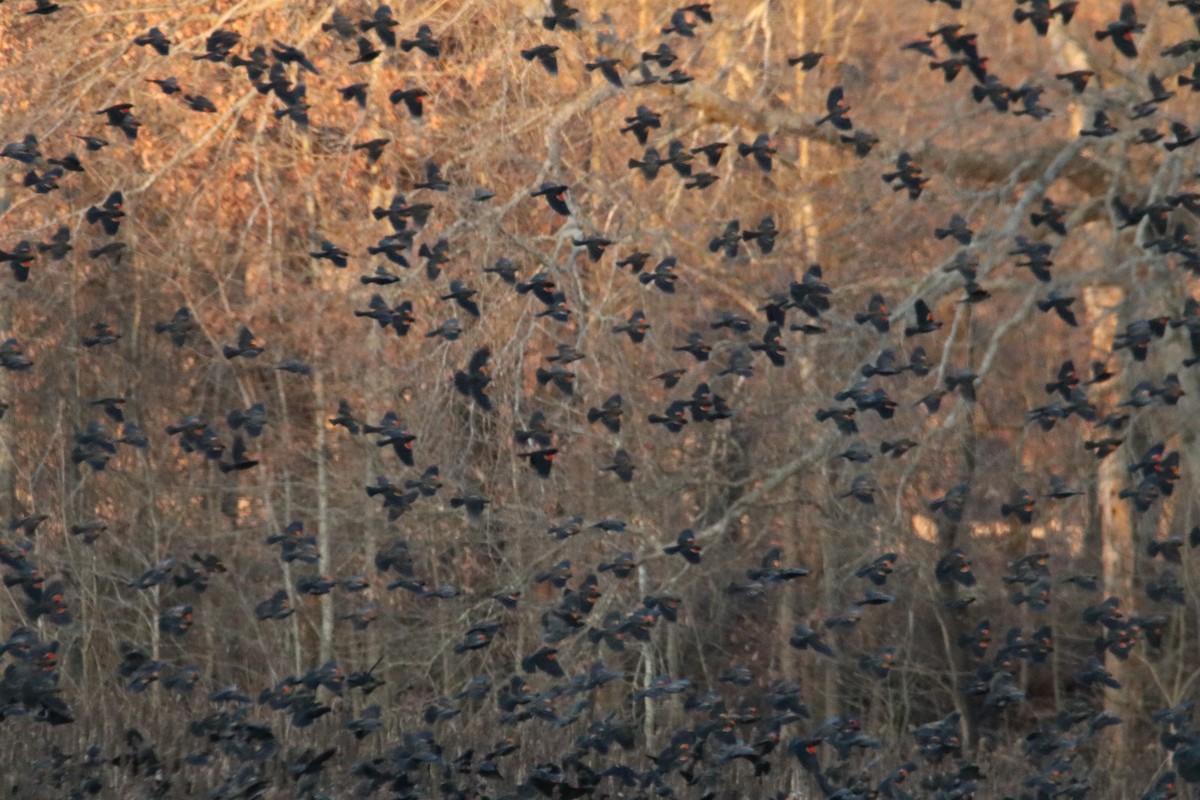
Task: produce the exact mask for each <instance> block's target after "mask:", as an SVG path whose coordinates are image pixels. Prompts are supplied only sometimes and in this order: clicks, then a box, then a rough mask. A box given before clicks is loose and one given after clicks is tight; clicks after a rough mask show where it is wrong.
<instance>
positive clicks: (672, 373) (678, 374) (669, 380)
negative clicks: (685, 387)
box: [650, 369, 687, 389]
mask: <svg viewBox="0 0 1200 800" xmlns="http://www.w3.org/2000/svg"><path fill="white" fill-rule="evenodd" d="M686 373H687V369H669V370H667V371H665V372H660V373H659V374H657V375H655V376H654V377H652V378H651V379H650V380H654V381H662V382H663V388H664V389H674V388H675V387H676V386H678V385H679V380H680V379H681V378H682V377H683V376H684V375H685V374H686Z"/></svg>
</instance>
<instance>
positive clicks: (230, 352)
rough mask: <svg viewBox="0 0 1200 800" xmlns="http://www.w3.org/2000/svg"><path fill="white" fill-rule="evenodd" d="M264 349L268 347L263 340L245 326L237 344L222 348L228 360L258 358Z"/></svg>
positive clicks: (241, 330) (239, 334)
mask: <svg viewBox="0 0 1200 800" xmlns="http://www.w3.org/2000/svg"><path fill="white" fill-rule="evenodd" d="M264 347H266V345H265V344H264V343H263V341H262V339H259V338H258V337H257V336H255V335H254V334H253V333H251V332H250V329H249V328H247V327H246V326H245V325H243V326H242V327H241V329H240V330H239V331H238V338H237V344H236V345H228V344H227V345H225V346H224V347H223V348H222V352H223V353H224V354H225V357H226V358H237V357H238V356H241V357H242V358H258V356H259V355H260V354H261V353H262V351H263V348H264Z"/></svg>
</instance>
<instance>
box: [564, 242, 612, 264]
mask: <svg viewBox="0 0 1200 800" xmlns="http://www.w3.org/2000/svg"><path fill="white" fill-rule="evenodd" d="M612 243H613V241H612V240H611V239H605V238H604V237H603V236H587V237H584V238H583V239H574V238H572V239H571V244H572V245H574V246H575V247H585V248H587V254H588V258H589V259H591V260H592V261H593V262H595V261H599V260H600V257H601V256H602V255H604V248H606V247H608V246H609V245H610V244H612Z"/></svg>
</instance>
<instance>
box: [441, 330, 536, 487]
mask: <svg viewBox="0 0 1200 800" xmlns="http://www.w3.org/2000/svg"><path fill="white" fill-rule="evenodd" d="M491 357H492V351H491V349H489V348H487V347H481V348H479V349H478V350H476V351H475V352H474V353H473V354H472V355H471V360H470V362H468V364H467V368H466V370H465V371H464V370H459V371H458V372H455V373H454V387H455V388H456V389H458V392H459V394H461V395H463V396H466V397H470V398H471V399H472V400H474V401H475V403H476V404H477V405H478V406H479V407H480V408H482V409H483V410H484V411H491V410H492V401H491V398H490V397H488V394H487V392H488V384H490V383H491V382H492V377H491V367H490V366H489V364H488V361H489V360H490V359H491ZM548 469H549V468H547V470H548Z"/></svg>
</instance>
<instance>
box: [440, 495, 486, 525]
mask: <svg viewBox="0 0 1200 800" xmlns="http://www.w3.org/2000/svg"><path fill="white" fill-rule="evenodd" d="M491 502H492V501H491V500H490V499H488V498H486V497H483V496H481V495H475V494H466V495H458V496H456V497H451V498H450V507H451V508H465V509H466V510H467V515H468V516H470V517H473V518H475V519H479V518H480V517H482V516H483V509H484V507H485V506H487V505H488V504H489V503H491Z"/></svg>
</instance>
